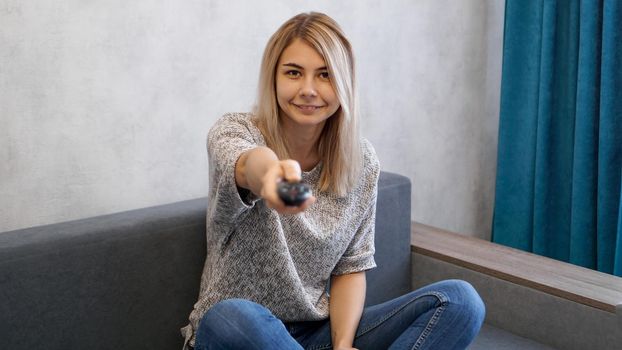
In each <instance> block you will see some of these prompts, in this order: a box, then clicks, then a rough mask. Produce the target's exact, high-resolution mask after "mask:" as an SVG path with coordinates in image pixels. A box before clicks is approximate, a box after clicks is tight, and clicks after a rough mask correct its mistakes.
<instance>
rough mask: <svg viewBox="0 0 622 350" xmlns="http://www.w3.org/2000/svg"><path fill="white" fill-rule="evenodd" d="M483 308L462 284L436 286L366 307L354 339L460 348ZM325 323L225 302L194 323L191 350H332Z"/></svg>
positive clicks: (366, 344)
mask: <svg viewBox="0 0 622 350" xmlns="http://www.w3.org/2000/svg"><path fill="white" fill-rule="evenodd" d="M484 314H485V308H484V303H483V302H482V300H481V298H480V297H479V295H478V294H477V292H476V291H475V289H473V287H472V286H471V285H470V284H469V283H467V282H464V281H460V280H447V281H441V282H437V283H434V284H431V285H428V286H426V287H423V288H421V289H418V290H416V291H413V292H410V293H408V294H405V295H403V296H401V297H398V298H396V299H393V300H390V301H387V302H384V303H382V304H379V305H375V306H370V307H366V308H365V309H364V311H363V315H362V317H361V320H360V322H359V326H358V329H357V331H356V335H355V338H354V347H355V348H357V349H361V350H364V349H441V350H451V349H465V348H466V347H467V346H468V345H469V344H470V343H471V341H472V340H473V339H474V338H475V336H476V335H477V333H478V332H479V329H480V327H481V325H482V322H483V321H484ZM331 348H332V345H331V332H330V321H329V319H326V320H322V321H303V322H285V323H283V322H281V320H279V319H278V318H276V317H275V316H274V315H272V313H271V312H270V311H269V310H268V309H266V308H265V307H263V306H261V305H259V304H256V303H253V302H251V301H247V300H243V299H229V300H224V301H222V302H220V303H218V304H216V305H214V306H213V307H212V308H210V309H209V310H208V311H207V312H206V313H205V315H204V316H203V318H202V319H201V322H200V323H199V327H198V330H197V332H196V341H195V349H197V350H205V349H210V350H211V349H262V350H265V349H297V350H299V349H331Z"/></svg>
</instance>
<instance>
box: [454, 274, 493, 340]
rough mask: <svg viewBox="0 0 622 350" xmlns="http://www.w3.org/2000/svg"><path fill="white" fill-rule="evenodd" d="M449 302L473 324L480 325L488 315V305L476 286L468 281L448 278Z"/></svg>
mask: <svg viewBox="0 0 622 350" xmlns="http://www.w3.org/2000/svg"><path fill="white" fill-rule="evenodd" d="M445 283H446V284H447V285H448V286H447V287H448V288H447V289H446V290H448V291H449V295H448V298H449V304H451V305H452V306H453V307H455V308H457V309H458V311H459V312H460V313H461V314H463V316H464V317H465V319H466V320H468V321H469V322H470V323H471V324H472V325H473V326H475V327H478V329H479V327H480V326H481V324H482V323H483V322H484V318H485V317H486V306H485V305H484V301H483V300H482V298H481V297H480V296H479V294H478V293H477V291H476V290H475V288H473V286H472V285H471V284H470V283H469V282H466V281H462V280H448V281H445Z"/></svg>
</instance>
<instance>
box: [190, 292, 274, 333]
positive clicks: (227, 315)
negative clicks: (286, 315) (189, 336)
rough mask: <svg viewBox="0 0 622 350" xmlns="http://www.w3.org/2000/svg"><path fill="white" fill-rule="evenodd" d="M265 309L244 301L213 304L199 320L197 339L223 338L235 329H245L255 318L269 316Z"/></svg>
mask: <svg viewBox="0 0 622 350" xmlns="http://www.w3.org/2000/svg"><path fill="white" fill-rule="evenodd" d="M271 315H272V314H271V313H270V311H268V310H267V309H266V308H265V307H263V306H261V305H259V304H257V303H254V302H252V301H250V300H246V299H226V300H223V301H220V302H218V303H216V304H214V305H213V306H212V307H210V308H209V309H208V310H207V312H206V313H205V314H204V315H203V317H202V318H201V321H200V322H199V327H198V329H197V331H196V336H197V339H199V338H201V339H203V338H206V339H207V338H212V339H213V338H214V336H215V335H218V336H219V337H223V336H224V335H227V334H233V332H232V331H235V330H236V329H242V330H243V329H245V328H247V327H249V325H251V324H253V323H254V322H256V320H257V318H262V317H267V316H271Z"/></svg>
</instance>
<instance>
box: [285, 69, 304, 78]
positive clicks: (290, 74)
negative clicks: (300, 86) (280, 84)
mask: <svg viewBox="0 0 622 350" xmlns="http://www.w3.org/2000/svg"><path fill="white" fill-rule="evenodd" d="M285 75H287V76H288V77H291V78H298V77H299V76H300V75H301V74H300V72H299V71H297V70H295V69H292V70H288V71H286V72H285Z"/></svg>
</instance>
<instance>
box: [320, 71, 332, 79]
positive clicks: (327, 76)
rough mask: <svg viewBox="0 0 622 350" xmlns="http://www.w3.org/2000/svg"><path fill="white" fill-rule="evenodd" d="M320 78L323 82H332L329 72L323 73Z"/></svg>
mask: <svg viewBox="0 0 622 350" xmlns="http://www.w3.org/2000/svg"><path fill="white" fill-rule="evenodd" d="M320 78H321V79H323V80H330V74H328V72H322V73H320Z"/></svg>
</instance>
